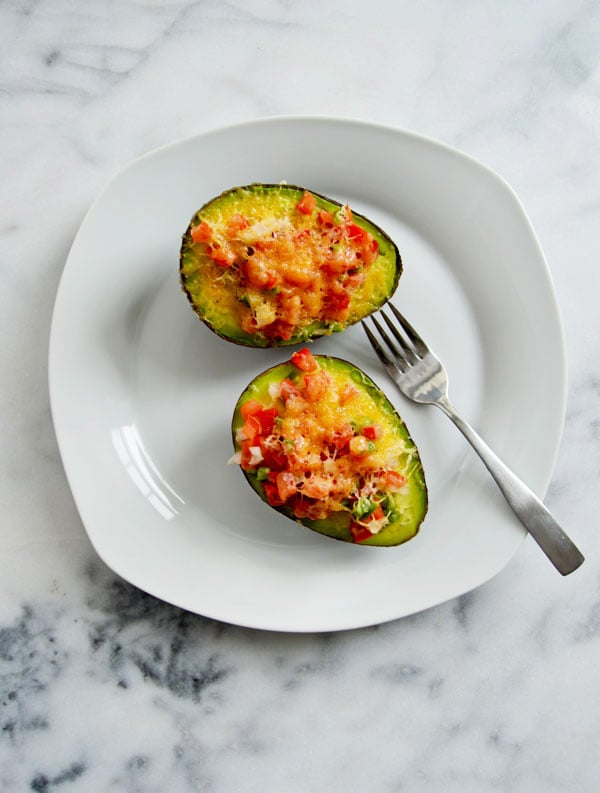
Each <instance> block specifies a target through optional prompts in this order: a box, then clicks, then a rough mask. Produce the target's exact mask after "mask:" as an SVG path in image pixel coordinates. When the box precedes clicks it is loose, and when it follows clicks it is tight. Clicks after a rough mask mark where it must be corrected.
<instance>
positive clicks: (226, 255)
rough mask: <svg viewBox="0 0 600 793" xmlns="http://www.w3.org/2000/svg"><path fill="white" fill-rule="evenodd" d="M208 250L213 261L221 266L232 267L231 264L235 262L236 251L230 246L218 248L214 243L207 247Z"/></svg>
mask: <svg viewBox="0 0 600 793" xmlns="http://www.w3.org/2000/svg"><path fill="white" fill-rule="evenodd" d="M206 252H207V253H208V255H209V256H210V258H211V259H212V260H213V262H215V264H218V265H219V266H220V267H231V265H232V264H233V263H234V262H235V253H234V252H233V251H232V250H231V249H229V248H223V247H218V248H217V247H215V246H214V245H209V246H208V248H207V249H206Z"/></svg>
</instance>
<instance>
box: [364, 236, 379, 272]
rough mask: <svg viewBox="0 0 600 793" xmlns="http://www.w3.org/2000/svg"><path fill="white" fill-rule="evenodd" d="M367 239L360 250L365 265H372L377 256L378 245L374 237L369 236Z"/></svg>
mask: <svg viewBox="0 0 600 793" xmlns="http://www.w3.org/2000/svg"><path fill="white" fill-rule="evenodd" d="M369 238H370V239H368V240H367V242H366V244H365V245H363V248H362V259H363V262H364V263H365V264H367V265H368V264H373V262H374V261H375V259H376V258H377V257H378V256H379V243H378V242H377V240H376V239H375V237H371V235H370V234H369Z"/></svg>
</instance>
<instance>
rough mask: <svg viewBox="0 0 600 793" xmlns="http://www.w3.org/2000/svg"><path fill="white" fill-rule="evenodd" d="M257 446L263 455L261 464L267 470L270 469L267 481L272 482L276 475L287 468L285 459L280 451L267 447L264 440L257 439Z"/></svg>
mask: <svg viewBox="0 0 600 793" xmlns="http://www.w3.org/2000/svg"><path fill="white" fill-rule="evenodd" d="M259 444H260V448H261V451H262V454H263V463H264V465H265V466H266V467H267V468H270V469H271V472H270V473H269V480H270V481H274V478H275V475H276V473H277V472H278V471H282V470H283V469H284V468H287V464H288V461H287V457H286V456H285V454H284V453H283V452H282V451H281V450H280V449H273V448H272V447H271V446H267V444H266V443H265V440H264V438H259ZM271 477H273V478H271Z"/></svg>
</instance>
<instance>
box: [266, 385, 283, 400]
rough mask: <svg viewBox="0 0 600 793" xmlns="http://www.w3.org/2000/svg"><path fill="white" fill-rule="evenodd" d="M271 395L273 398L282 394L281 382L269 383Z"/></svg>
mask: <svg viewBox="0 0 600 793" xmlns="http://www.w3.org/2000/svg"><path fill="white" fill-rule="evenodd" d="M269 396H270V397H271V399H277V398H278V397H280V396H281V383H269Z"/></svg>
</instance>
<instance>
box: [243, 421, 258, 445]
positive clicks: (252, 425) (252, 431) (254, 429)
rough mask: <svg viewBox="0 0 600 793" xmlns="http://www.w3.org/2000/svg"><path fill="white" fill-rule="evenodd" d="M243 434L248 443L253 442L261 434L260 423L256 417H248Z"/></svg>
mask: <svg viewBox="0 0 600 793" xmlns="http://www.w3.org/2000/svg"><path fill="white" fill-rule="evenodd" d="M242 432H243V434H244V438H245V439H246V440H247V441H253V440H254V439H255V438H256V436H257V435H259V434H260V422H259V421H258V419H257V418H256V416H248V418H247V419H246V421H245V422H244V425H243V426H242Z"/></svg>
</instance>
